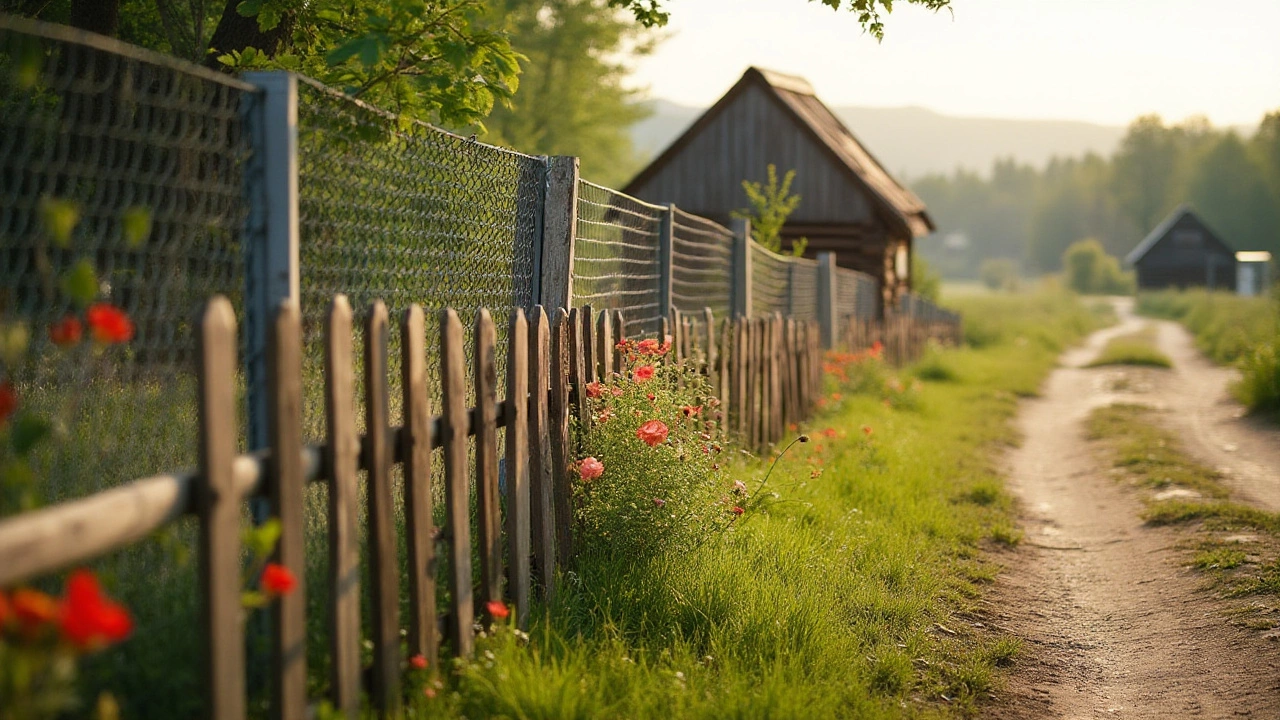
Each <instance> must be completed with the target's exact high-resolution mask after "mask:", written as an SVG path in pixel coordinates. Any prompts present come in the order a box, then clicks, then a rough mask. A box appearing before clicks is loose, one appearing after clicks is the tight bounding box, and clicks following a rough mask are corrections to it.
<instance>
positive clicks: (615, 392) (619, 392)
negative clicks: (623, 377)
mask: <svg viewBox="0 0 1280 720" xmlns="http://www.w3.org/2000/svg"><path fill="white" fill-rule="evenodd" d="M613 396H614V397H622V388H620V387H616V388H614V389H613Z"/></svg>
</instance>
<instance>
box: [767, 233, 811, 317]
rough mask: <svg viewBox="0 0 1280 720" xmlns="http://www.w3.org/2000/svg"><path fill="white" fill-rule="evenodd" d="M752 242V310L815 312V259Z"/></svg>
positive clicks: (796, 314) (805, 314)
mask: <svg viewBox="0 0 1280 720" xmlns="http://www.w3.org/2000/svg"><path fill="white" fill-rule="evenodd" d="M750 246H751V314H752V315H772V314H773V313H782V314H783V315H791V316H794V317H796V318H802V319H812V318H816V317H817V315H818V263H817V261H816V260H809V259H806V258H797V257H787V256H784V255H779V254H777V253H775V252H770V251H769V250H767V249H765V248H764V247H763V246H762V245H760V244H758V243H755V242H752V243H750Z"/></svg>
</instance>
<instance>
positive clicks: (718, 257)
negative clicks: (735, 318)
mask: <svg viewBox="0 0 1280 720" xmlns="http://www.w3.org/2000/svg"><path fill="white" fill-rule="evenodd" d="M671 227H672V233H671V303H672V304H673V305H674V306H675V308H676V309H677V310H679V311H681V312H687V313H700V312H701V311H702V309H703V308H711V312H713V313H714V314H715V316H716V317H718V318H726V317H729V316H730V315H731V314H732V311H733V231H731V230H729V229H728V228H726V227H724V226H722V225H719V224H717V223H714V222H712V221H710V220H707V219H706V218H702V217H699V216H697V215H690V214H689V213H687V212H684V211H682V210H679V209H677V210H676V211H675V214H674V217H673V218H672V224H671Z"/></svg>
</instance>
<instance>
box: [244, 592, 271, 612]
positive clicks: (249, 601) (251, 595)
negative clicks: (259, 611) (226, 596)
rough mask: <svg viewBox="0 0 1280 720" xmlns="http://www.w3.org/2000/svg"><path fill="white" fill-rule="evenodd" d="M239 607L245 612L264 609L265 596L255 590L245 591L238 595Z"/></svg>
mask: <svg viewBox="0 0 1280 720" xmlns="http://www.w3.org/2000/svg"><path fill="white" fill-rule="evenodd" d="M240 605H241V607H243V608H245V609H246V610H253V609H256V608H264V607H266V606H267V596H266V595H263V594H262V593H260V592H258V591H257V590H245V591H243V592H241V593H240Z"/></svg>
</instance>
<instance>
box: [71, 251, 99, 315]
mask: <svg viewBox="0 0 1280 720" xmlns="http://www.w3.org/2000/svg"><path fill="white" fill-rule="evenodd" d="M62 291H63V292H65V293H66V294H67V297H69V298H71V301H72V302H74V303H76V304H77V305H81V306H84V305H88V304H89V303H91V302H93V299H94V298H96V297H98V273H97V271H95V270H94V269H93V263H91V262H89V260H88V259H86V258H81V259H80V260H78V261H76V264H75V265H72V266H71V269H70V270H68V271H67V273H66V274H65V275H63V276H62Z"/></svg>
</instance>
